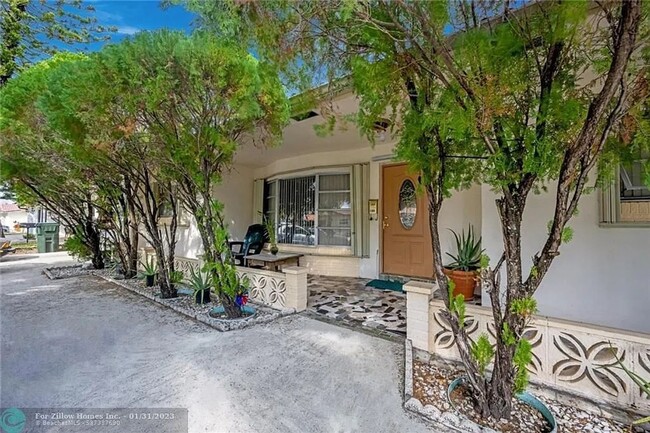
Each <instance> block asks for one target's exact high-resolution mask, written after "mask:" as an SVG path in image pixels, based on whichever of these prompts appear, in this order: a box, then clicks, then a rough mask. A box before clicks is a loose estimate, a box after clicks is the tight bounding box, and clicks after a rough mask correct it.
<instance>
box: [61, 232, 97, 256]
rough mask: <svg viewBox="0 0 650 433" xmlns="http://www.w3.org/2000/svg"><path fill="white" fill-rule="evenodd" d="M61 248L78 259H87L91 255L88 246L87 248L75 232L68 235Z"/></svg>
mask: <svg viewBox="0 0 650 433" xmlns="http://www.w3.org/2000/svg"><path fill="white" fill-rule="evenodd" d="M63 248H64V249H65V250H66V251H67V252H69V253H70V255H71V256H72V257H75V258H77V259H79V260H89V259H90V258H92V256H93V254H92V252H91V251H90V248H88V246H87V245H86V244H85V243H84V242H83V240H82V239H81V238H80V237H79V236H78V235H76V234H73V235H71V236H69V237H68V239H66V240H65V242H63Z"/></svg>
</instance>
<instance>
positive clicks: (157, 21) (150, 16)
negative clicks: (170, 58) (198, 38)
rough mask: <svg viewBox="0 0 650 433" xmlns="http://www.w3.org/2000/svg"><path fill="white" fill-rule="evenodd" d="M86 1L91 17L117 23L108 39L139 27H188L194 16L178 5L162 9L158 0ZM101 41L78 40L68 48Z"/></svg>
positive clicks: (86, 46)
mask: <svg viewBox="0 0 650 433" xmlns="http://www.w3.org/2000/svg"><path fill="white" fill-rule="evenodd" d="M85 1H88V0H85ZM89 3H91V4H92V5H93V6H94V7H95V17H96V18H97V21H98V23H99V24H102V25H106V26H115V27H117V32H116V33H113V34H112V35H111V40H110V41H109V43H115V42H119V41H121V40H122V39H124V38H125V37H128V36H131V35H133V34H135V33H137V32H139V31H142V30H156V29H161V28H168V29H173V30H185V31H190V30H191V24H192V21H193V19H194V17H195V15H194V14H192V13H190V12H188V11H187V10H185V9H184V8H183V7H180V6H173V7H170V8H168V9H165V10H163V9H162V8H161V7H160V1H158V0H96V1H92V2H89ZM105 43H106V42H102V43H94V44H80V45H77V46H72V47H68V48H69V49H72V50H76V49H88V50H92V51H94V50H98V49H99V48H101V46H102V45H104V44H105Z"/></svg>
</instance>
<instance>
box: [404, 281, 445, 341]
mask: <svg viewBox="0 0 650 433" xmlns="http://www.w3.org/2000/svg"><path fill="white" fill-rule="evenodd" d="M437 289H438V285H437V284H435V283H425V282H423V281H409V282H408V283H406V284H404V291H405V292H406V338H408V339H409V340H411V342H412V343H413V347H414V348H416V349H420V350H425V351H427V352H429V321H430V320H432V318H431V314H430V313H429V301H431V298H432V296H433V292H434V291H435V290H437Z"/></svg>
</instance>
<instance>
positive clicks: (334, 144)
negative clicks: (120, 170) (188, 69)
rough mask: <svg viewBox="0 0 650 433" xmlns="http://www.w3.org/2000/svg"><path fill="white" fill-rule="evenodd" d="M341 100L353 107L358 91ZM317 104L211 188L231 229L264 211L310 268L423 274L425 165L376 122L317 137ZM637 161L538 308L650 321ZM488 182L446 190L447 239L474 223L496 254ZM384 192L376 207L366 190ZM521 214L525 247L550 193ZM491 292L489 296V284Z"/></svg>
mask: <svg viewBox="0 0 650 433" xmlns="http://www.w3.org/2000/svg"><path fill="white" fill-rule="evenodd" d="M334 104H335V106H336V108H337V110H338V111H339V112H340V113H342V114H349V113H353V112H356V110H357V108H358V101H357V99H356V97H355V96H354V95H353V94H352V93H351V92H344V93H342V94H340V95H339V96H338V97H337V98H336V100H335V101H334ZM323 121H324V118H323V117H321V116H320V115H319V114H318V113H317V112H316V110H314V111H313V115H312V116H311V117H308V118H307V119H304V120H299V121H298V120H293V121H291V123H290V124H289V125H288V126H287V127H286V129H285V131H284V137H283V144H282V146H279V147H274V148H270V149H260V148H256V147H243V148H242V149H241V150H240V151H239V153H238V154H237V155H236V157H235V165H234V168H233V170H232V172H230V173H229V174H227V175H225V176H224V182H223V184H222V185H220V186H219V187H218V188H216V190H215V195H216V196H217V197H218V198H219V199H220V200H221V201H223V202H224V204H225V216H226V220H227V222H228V225H229V229H230V233H231V236H232V238H233V239H241V238H242V237H243V236H244V234H245V232H246V228H247V227H248V226H249V225H250V224H253V223H256V222H260V221H261V219H262V215H266V216H267V217H268V218H271V219H272V220H274V221H275V222H276V227H277V230H278V232H277V233H278V241H279V247H280V251H285V252H289V251H292V252H293V251H295V252H300V253H303V254H305V257H304V259H302V260H301V266H306V267H307V268H308V270H309V272H310V273H312V274H320V275H332V276H347V277H361V278H379V277H380V276H382V275H396V276H402V277H407V278H417V279H427V278H430V277H431V275H432V274H433V265H432V262H433V260H432V253H431V248H430V242H431V240H430V234H429V226H428V221H427V219H428V211H427V206H426V199H425V197H424V196H422V195H417V194H414V192H415V191H416V190H417V185H418V175H417V174H416V173H410V172H409V171H408V170H407V167H406V165H405V164H403V163H400V162H396V161H394V160H393V147H394V145H395V141H394V140H393V139H389V138H386V140H385V141H382V139H383V138H384V133H383V131H382V130H381V128H378V137H377V138H378V139H377V143H376V145H375V146H374V147H373V146H371V144H370V143H369V142H368V141H367V140H366V139H365V138H362V137H361V136H360V134H359V132H358V131H357V129H356V128H355V127H354V126H353V125H347V126H346V127H345V128H341V129H337V130H335V131H334V133H333V134H332V135H330V136H327V137H319V136H317V135H316V133H315V131H314V125H317V124H319V123H322V122H323ZM635 170H636V169H635V168H633V167H627V168H625V170H623V169H622V170H621V177H620V181H619V182H617V185H614V186H613V187H612V188H610V189H608V190H607V191H603V192H594V193H592V194H590V195H588V196H585V197H584V198H583V200H582V204H581V206H580V214H579V215H578V216H576V217H575V218H574V220H573V221H572V222H571V226H572V227H573V229H574V232H575V234H574V239H573V241H572V242H570V243H568V244H565V245H563V246H562V248H561V256H560V257H559V258H558V259H557V260H556V261H555V263H554V264H553V266H552V267H551V270H550V272H549V273H548V275H547V277H546V278H545V280H544V282H543V283H542V286H541V287H540V289H539V291H538V292H537V295H536V297H537V299H538V303H539V310H540V313H541V314H544V315H548V316H553V317H560V318H564V319H570V320H575V321H581V322H588V323H594V324H598V325H603V326H610V327H615V328H623V329H628V330H634V331H640V332H650V321H648V320H647V317H646V314H647V311H646V310H647V306H648V305H650V277H649V276H648V272H647V269H646V268H647V266H648V257H650V191H648V190H647V189H645V188H643V187H641V185H640V179H639V176H638V174H637V173H638V172H637V171H635ZM494 199H495V196H494V194H493V193H492V192H491V190H490V187H488V186H486V185H483V186H481V185H475V186H473V187H472V188H470V189H468V190H465V191H459V192H457V193H455V194H454V195H453V196H452V197H451V198H449V199H448V200H446V202H445V204H444V206H443V211H442V214H441V221H440V227H441V243H442V247H443V250H447V251H451V249H452V241H453V235H452V234H451V232H450V231H449V230H447V228H449V229H453V230H456V231H460V230H462V229H464V228H465V229H466V228H467V226H468V224H472V225H473V226H474V228H475V230H476V231H477V233H481V235H482V236H483V247H484V248H486V250H487V252H488V254H489V255H490V256H491V257H497V256H498V255H500V253H501V251H502V246H501V245H502V240H501V228H500V224H499V221H498V215H497V212H496V207H495V204H494ZM371 200H378V208H377V213H376V214H370V213H369V205H370V203H369V201H371ZM529 200H530V203H529V206H528V210H527V212H526V214H525V215H524V230H523V233H524V239H523V243H524V244H523V249H524V257H527V256H532V255H533V254H534V253H535V251H536V249H538V248H540V247H541V246H542V242H543V239H544V237H545V235H546V232H545V230H546V226H547V221H549V220H550V219H551V213H552V210H553V195H552V194H542V195H531V197H530V199H529ZM179 239H180V241H179V243H178V246H177V255H178V256H179V257H187V258H195V257H197V256H198V255H200V252H201V242H200V239H199V236H198V232H197V229H196V227H195V226H194V225H193V224H192V223H191V222H189V220H188V222H187V223H186V224H185V225H183V226H181V227H180V230H179ZM483 301H484V302H487V297H486V296H485V294H483Z"/></svg>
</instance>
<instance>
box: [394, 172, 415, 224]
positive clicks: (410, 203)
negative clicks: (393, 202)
mask: <svg viewBox="0 0 650 433" xmlns="http://www.w3.org/2000/svg"><path fill="white" fill-rule="evenodd" d="M417 210H418V209H417V200H416V197H415V185H413V182H411V180H410V179H406V180H405V181H404V182H402V186H400V188H399V219H400V221H401V222H402V226H404V228H405V229H407V230H409V229H410V228H411V227H413V224H415V214H416V213H417Z"/></svg>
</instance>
